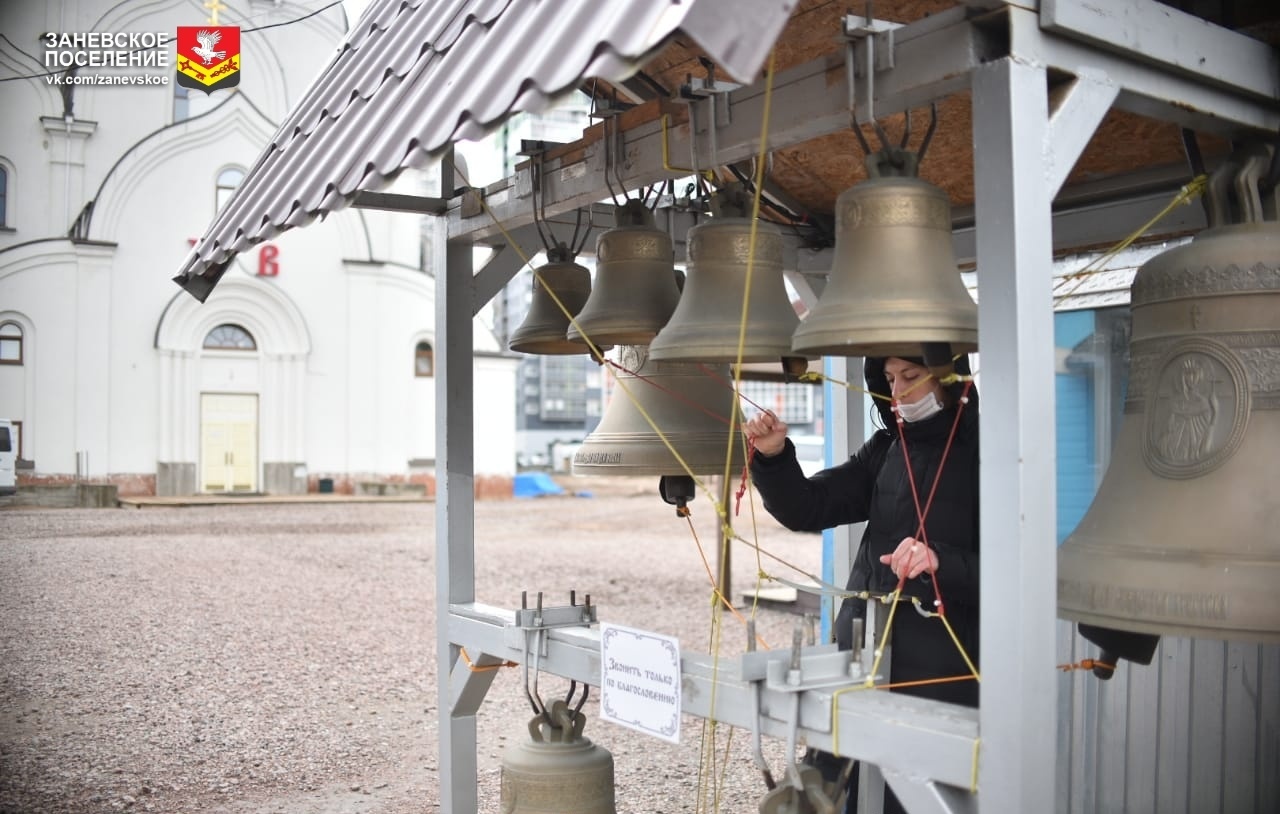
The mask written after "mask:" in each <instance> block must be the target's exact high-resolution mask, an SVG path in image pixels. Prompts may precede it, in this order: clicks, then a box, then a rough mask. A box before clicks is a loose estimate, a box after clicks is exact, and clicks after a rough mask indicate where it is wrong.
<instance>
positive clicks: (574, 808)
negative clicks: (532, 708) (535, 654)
mask: <svg viewBox="0 0 1280 814" xmlns="http://www.w3.org/2000/svg"><path fill="white" fill-rule="evenodd" d="M586 722H587V717H586V716H585V715H583V714H582V713H581V712H580V711H578V710H575V709H571V708H570V707H569V705H568V704H567V703H565V702H564V701H560V700H557V701H554V702H552V704H551V706H550V707H547V708H544V712H543V714H540V715H536V716H534V718H533V719H532V720H531V721H529V740H526V741H522V742H519V743H514V744H512V745H510V746H508V747H507V749H506V751H505V752H504V753H503V756H502V791H501V800H500V809H501V811H502V814H617V808H616V805H615V802H614V787H613V755H611V754H609V750H607V749H605V748H604V747H602V746H600V745H598V744H594V743H592V742H591V740H590V739H588V738H586V737H584V736H583V734H582V730H583V728H584V727H585V726H586Z"/></svg>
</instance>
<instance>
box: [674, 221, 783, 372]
mask: <svg viewBox="0 0 1280 814" xmlns="http://www.w3.org/2000/svg"><path fill="white" fill-rule="evenodd" d="M752 231H753V230H752V221H751V220H750V219H749V218H716V219H714V220H711V221H709V222H707V223H702V224H699V225H697V226H695V227H693V228H692V229H690V230H689V237H688V240H689V263H688V272H687V274H688V276H687V278H686V280H685V284H684V291H683V293H681V295H680V302H679V304H678V305H677V306H676V310H675V313H674V314H672V315H671V320H670V321H669V322H668V323H667V324H666V327H664V328H663V329H662V330H661V331H659V332H658V335H657V337H655V338H654V340H653V343H652V344H651V345H650V346H649V358H651V359H655V360H658V361H689V362H736V361H738V344H739V338H740V337H741V339H742V341H743V345H742V359H741V361H743V362H776V361H778V360H779V359H781V358H782V357H784V356H791V335H792V334H793V333H795V330H796V326H797V325H799V324H800V318H799V317H798V316H796V312H795V309H794V308H792V307H791V301H790V298H789V297H788V296H787V289H786V285H785V283H784V282H783V279H782V232H781V230H779V229H778V227H777V226H774V225H773V224H772V223H767V222H765V221H761V220H757V221H756V222H755V230H754V231H755V251H754V252H752ZM748 263H750V271H751V286H750V290H749V291H748V290H747V271H748ZM748 295H749V296H748ZM744 298H745V299H746V301H747V308H748V311H747V315H746V323H747V330H746V331H745V332H743V331H742V328H741V326H742V323H743V312H742V309H743V300H744Z"/></svg>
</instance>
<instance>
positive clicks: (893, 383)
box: [884, 356, 945, 404]
mask: <svg viewBox="0 0 1280 814" xmlns="http://www.w3.org/2000/svg"><path fill="white" fill-rule="evenodd" d="M884 375H885V378H886V379H888V380H889V394H890V395H891V396H893V397H894V398H895V399H897V400H898V401H901V402H903V403H905V404H914V403H915V402H917V401H919V400H920V399H922V398H924V397H925V394H927V393H933V394H934V395H935V396H937V398H938V400H939V401H942V385H941V384H939V383H938V380H937V379H935V378H932V377H930V375H929V369H928V368H927V367H924V366H923V365H917V364H915V363H913V362H908V361H906V360H905V359H899V358H897V357H896V356H891V357H889V358H888V359H886V360H885V362H884ZM944 403H945V402H944Z"/></svg>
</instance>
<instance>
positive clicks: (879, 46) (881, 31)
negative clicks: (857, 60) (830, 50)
mask: <svg viewBox="0 0 1280 814" xmlns="http://www.w3.org/2000/svg"><path fill="white" fill-rule="evenodd" d="M843 28H844V36H845V39H847V40H849V41H850V42H851V43H854V42H860V41H864V40H867V39H873V40H875V42H874V43H873V45H874V47H873V51H874V58H873V63H874V67H875V69H876V70H877V71H887V70H889V69H890V68H892V67H893V66H894V60H893V32H894V31H895V30H897V29H899V28H902V23H894V22H890V21H889V20H875V19H872V18H870V17H861V16H859V15H857V14H846V15H845V18H844V23H843Z"/></svg>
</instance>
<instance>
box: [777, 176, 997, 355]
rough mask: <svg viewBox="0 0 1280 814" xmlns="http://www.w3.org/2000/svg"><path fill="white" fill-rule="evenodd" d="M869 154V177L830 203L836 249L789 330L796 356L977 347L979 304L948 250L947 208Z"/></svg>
mask: <svg viewBox="0 0 1280 814" xmlns="http://www.w3.org/2000/svg"><path fill="white" fill-rule="evenodd" d="M882 159H883V155H882V154H875V155H873V156H871V157H870V158H869V159H868V161H867V166H868V171H869V173H870V176H871V177H869V178H868V180H866V181H863V182H861V183H858V184H855V185H854V186H852V187H850V188H849V189H847V190H845V191H844V192H843V193H841V195H840V197H839V198H838V199H836V247H835V257H834V258H833V260H832V263H831V272H830V273H829V274H828V275H827V285H826V288H825V289H823V291H822V295H821V296H820V297H819V298H818V304H817V305H816V306H814V309H813V311H812V312H811V313H810V314H809V315H808V316H807V317H805V319H804V321H803V322H801V323H800V327H799V328H797V329H796V332H795V335H794V337H793V339H792V343H791V348H792V350H793V351H794V352H795V353H796V354H797V355H824V356H920V355H921V345H922V344H925V343H950V345H951V348H950V352H951V353H952V354H958V353H969V352H972V351H974V350H977V348H978V306H977V304H975V303H974V301H973V297H971V296H970V295H969V292H968V291H967V290H966V289H965V286H964V281H963V280H961V278H960V272H959V270H958V269H957V267H956V260H955V253H954V251H953V250H952V248H951V202H950V201H949V200H948V199H947V195H946V193H945V192H943V191H942V190H941V189H939V188H938V187H936V186H934V185H933V184H930V183H928V182H926V181H922V180H920V179H919V178H916V177H914V175H913V173H914V168H915V164H914V162H911V163H909V164H908V169H907V170H906V171H907V173H908V174H906V175H897V176H895V175H884V176H881V175H880V173H885V172H889V171H890V170H889V169H888V167H889V164H888V163H887V162H885V161H883V160H882Z"/></svg>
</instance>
